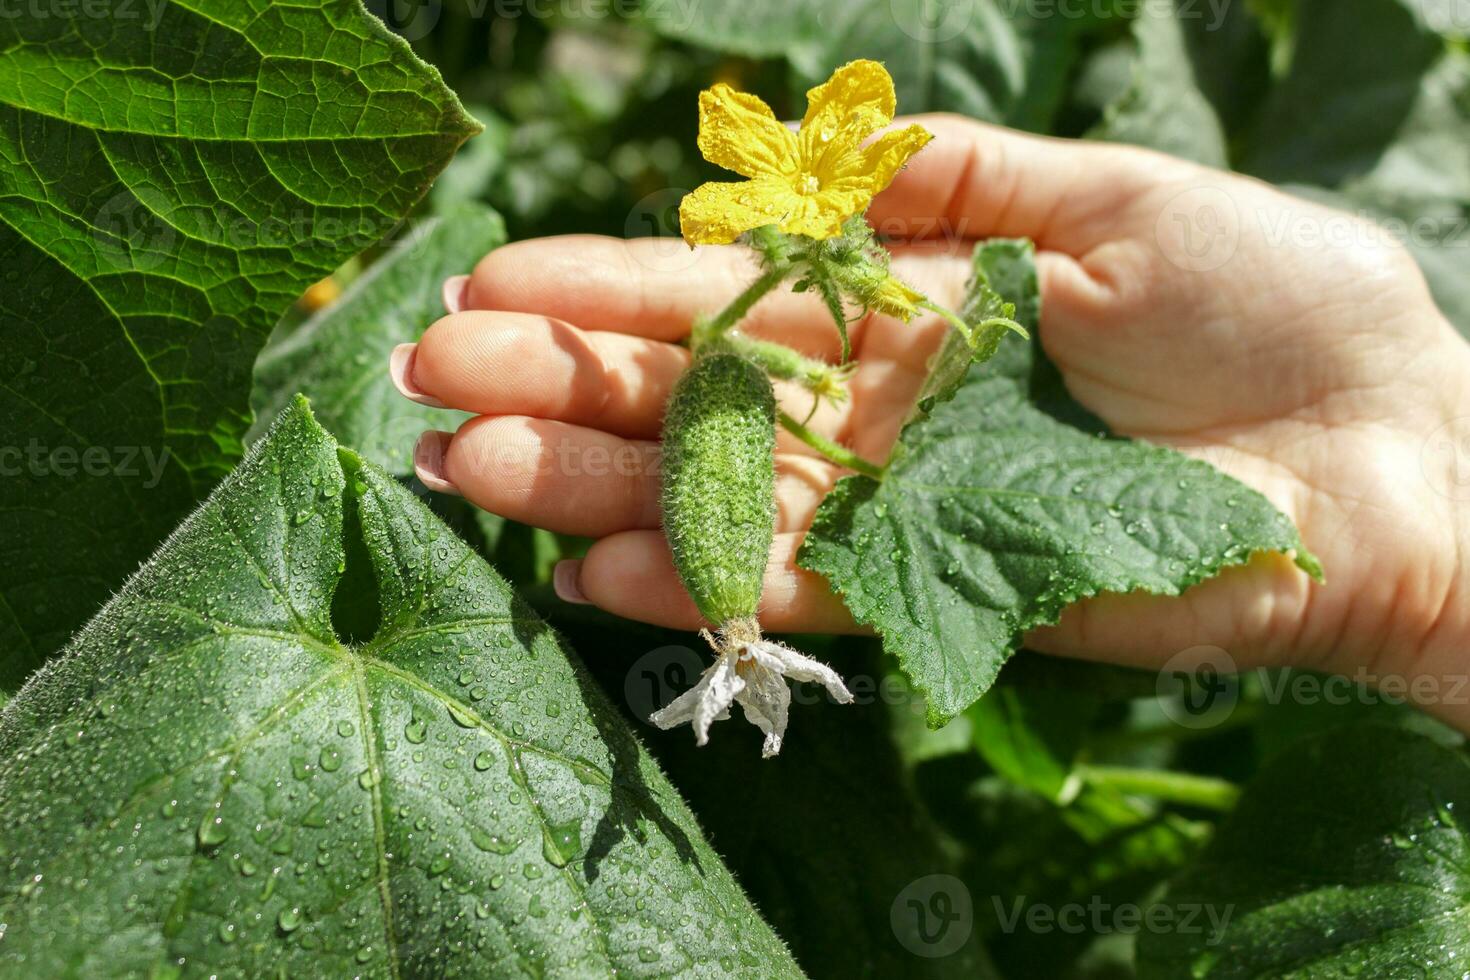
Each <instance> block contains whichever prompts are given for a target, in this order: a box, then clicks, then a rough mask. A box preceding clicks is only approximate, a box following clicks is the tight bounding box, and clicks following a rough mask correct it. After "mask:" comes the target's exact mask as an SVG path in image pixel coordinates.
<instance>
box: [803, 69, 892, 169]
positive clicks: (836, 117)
mask: <svg viewBox="0 0 1470 980" xmlns="http://www.w3.org/2000/svg"><path fill="white" fill-rule="evenodd" d="M806 100H807V104H806V116H805V117H804V118H803V119H802V121H801V135H800V137H799V142H800V144H801V159H802V162H803V164H804V165H805V167H806V168H807V169H808V170H811V169H814V166H815V165H816V164H817V163H818V162H819V161H820V159H821V157H822V156H823V155H824V154H825V153H826V152H828V151H829V149H830V148H832V147H833V145H834V144H839V145H841V144H845V145H846V146H848V147H852V146H855V145H856V144H858V143H861V142H862V141H863V140H865V139H867V138H868V137H869V136H871V135H873V133H875V132H877V131H878V130H879V129H882V128H883V127H884V126H886V125H888V124H889V123H890V122H892V121H893V114H894V113H895V112H896V111H898V97H897V96H896V95H895V94H894V91H893V79H892V78H891V77H890V76H889V74H888V71H887V69H885V68H884V67H883V66H882V65H880V64H879V63H878V62H876V61H867V60H862V61H850V62H848V63H847V64H845V65H843V66H842V67H841V68H839V69H837V70H836V71H834V72H833V73H832V77H831V78H829V79H827V80H826V81H825V82H823V83H822V84H821V85H818V86H816V87H815V88H813V89H810V90H808V91H807V93H806Z"/></svg>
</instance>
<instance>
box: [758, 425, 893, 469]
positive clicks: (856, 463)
mask: <svg viewBox="0 0 1470 980" xmlns="http://www.w3.org/2000/svg"><path fill="white" fill-rule="evenodd" d="M776 416H777V418H778V419H779V420H780V422H781V425H782V426H784V427H785V429H786V431H787V432H789V433H791V434H792V435H794V436H796V438H798V439H800V440H801V441H802V442H804V443H806V444H807V445H808V446H811V447H812V448H813V449H815V450H816V451H817V452H819V453H821V454H822V455H823V456H825V457H827V458H828V459H830V460H831V461H832V462H834V463H836V464H837V465H838V466H845V467H847V468H848V469H850V470H852V471H853V472H854V473H861V474H862V475H863V476H870V477H872V478H873V479H875V480H881V479H883V467H881V466H879V465H878V464H877V463H871V462H869V461H868V460H866V459H863V458H862V457H861V456H859V455H858V454H857V453H855V452H853V451H852V450H851V449H848V448H847V447H846V446H840V445H838V444H837V443H835V442H833V441H832V440H831V439H828V438H827V437H826V436H824V435H819V434H817V433H815V432H813V431H812V430H811V429H809V428H807V427H806V426H805V425H804V424H802V423H801V422H798V421H797V420H796V419H794V418H792V417H791V416H790V415H787V414H786V413H785V412H782V411H780V410H777V412H776Z"/></svg>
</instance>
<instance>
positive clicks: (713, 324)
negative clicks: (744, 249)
mask: <svg viewBox="0 0 1470 980" xmlns="http://www.w3.org/2000/svg"><path fill="white" fill-rule="evenodd" d="M791 270H792V266H791V265H790V264H786V263H782V264H779V265H773V266H771V268H769V269H767V270H766V271H765V272H764V273H762V274H761V276H760V278H759V279H757V280H756V281H755V282H753V283H751V284H750V285H749V286H746V287H745V291H744V292H742V293H741V294H740V295H739V296H736V297H735V298H734V299H733V300H731V301H730V305H729V306H727V307H725V308H724V309H723V310H721V311H720V312H718V313H716V314H715V315H714V316H713V317H711V318H710V319H708V320H706V321H704V323H702V324H700V331H699V332H700V336H698V337H696V338H695V343H696V345H698V344H700V343H708V342H709V341H711V340H714V339H716V338H718V337H719V336H721V335H722V334H724V332H725V331H726V330H729V329H730V328H731V327H733V326H735V324H737V323H739V322H740V321H741V320H742V319H744V318H745V314H747V313H749V312H750V308H751V307H752V306H754V305H755V304H756V303H757V302H758V301H759V300H760V299H761V297H763V296H765V295H766V293H769V292H770V291H771V290H773V289H775V288H776V287H777V286H779V285H781V283H782V282H783V281H784V280H785V279H786V277H787V276H789V275H790V274H791Z"/></svg>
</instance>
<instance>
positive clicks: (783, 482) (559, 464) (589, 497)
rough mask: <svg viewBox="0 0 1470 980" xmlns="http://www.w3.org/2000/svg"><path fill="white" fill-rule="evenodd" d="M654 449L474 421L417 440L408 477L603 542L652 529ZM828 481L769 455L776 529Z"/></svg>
mask: <svg viewBox="0 0 1470 980" xmlns="http://www.w3.org/2000/svg"><path fill="white" fill-rule="evenodd" d="M660 461H661V460H660V455H659V447H658V443H657V442H654V441H651V440H639V439H624V438H621V437H620V436H615V435H612V434H611V433H607V432H603V431H600V430H598V429H591V428H587V427H585V426H578V425H569V424H567V423H565V422H557V421H554V420H550V419H535V418H526V417H524V416H481V417H479V418H476V419H471V420H470V421H468V422H466V423H465V424H464V425H463V426H461V427H460V429H459V431H458V432H455V433H452V434H451V433H447V432H427V433H425V434H424V436H423V437H422V438H421V439H420V440H419V444H418V446H417V447H416V449H415V451H414V470H415V472H416V473H417V474H418V477H419V480H420V482H422V483H423V484H424V485H425V486H426V487H428V488H429V489H431V490H437V491H439V492H441V493H455V494H459V495H461V496H463V497H465V498H466V499H468V500H469V501H470V502H471V503H473V504H475V505H476V506H477V507H480V508H482V509H484V510H488V511H490V512H491V513H492V514H499V515H500V516H501V517H507V518H510V519H511V520H514V521H519V522H521V523H523V524H531V525H534V526H536V527H542V528H546V529H547V530H549V531H556V532H558V533H561V534H575V535H580V536H584V537H593V538H598V537H603V536H605V535H609V534H617V533H618V532H621V531H629V530H635V529H657V528H658V527H659V525H660V508H659V488H660V476H661V468H660ZM836 479H837V470H836V468H835V467H833V466H832V465H831V464H829V463H826V462H824V461H822V460H817V459H812V458H810V457H806V456H793V455H787V454H784V453H778V454H777V456H776V501H777V508H776V511H777V527H778V528H779V529H782V530H795V529H797V528H801V527H805V526H806V525H807V524H808V523H810V521H811V518H812V515H813V514H814V513H815V512H816V509H817V505H818V504H820V503H821V501H822V498H823V497H824V496H825V495H826V493H827V491H828V490H830V489H831V488H832V484H833V483H834V482H835V481H836Z"/></svg>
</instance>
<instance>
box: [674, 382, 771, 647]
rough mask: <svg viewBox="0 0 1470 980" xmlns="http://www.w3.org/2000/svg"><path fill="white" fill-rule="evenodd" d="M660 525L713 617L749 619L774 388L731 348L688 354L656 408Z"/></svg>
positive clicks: (757, 586)
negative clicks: (663, 406)
mask: <svg viewBox="0 0 1470 980" xmlns="http://www.w3.org/2000/svg"><path fill="white" fill-rule="evenodd" d="M663 440H664V441H663V453H664V476H663V518H664V533H665V534H666V535H667V536H668V539H669V547H670V548H671V549H672V550H673V553H674V566H675V567H676V568H677V569H678V570H679V577H680V578H681V579H683V581H684V587H685V588H686V589H688V590H689V595H690V596H691V597H692V598H693V599H694V603H695V605H697V606H698V607H699V611H700V612H701V613H702V614H703V615H704V617H705V618H706V619H708V620H709V621H710V622H712V623H714V625H715V626H724V625H726V624H727V623H730V622H731V621H732V620H737V619H751V618H752V617H754V616H755V611H756V607H757V606H758V605H759V603H760V597H761V582H762V580H763V579H764V577H765V571H766V559H767V557H768V556H769V555H770V551H771V540H772V538H773V537H774V535H775V528H776V470H775V450H776V398H775V395H774V393H773V392H772V390H771V382H770V379H769V378H767V377H766V375H765V372H763V371H762V370H761V369H760V368H758V367H756V366H755V365H754V364H752V363H751V362H750V361H747V360H745V359H744V358H741V357H737V356H735V355H733V354H709V355H706V356H703V357H700V358H699V359H697V360H696V361H695V362H694V364H693V366H692V367H690V368H689V370H688V371H686V372H685V374H684V376H683V377H682V378H680V379H679V383H678V385H677V386H675V388H674V393H673V395H672V396H670V398H669V405H668V410H667V411H666V412H665V415H664V434H663Z"/></svg>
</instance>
